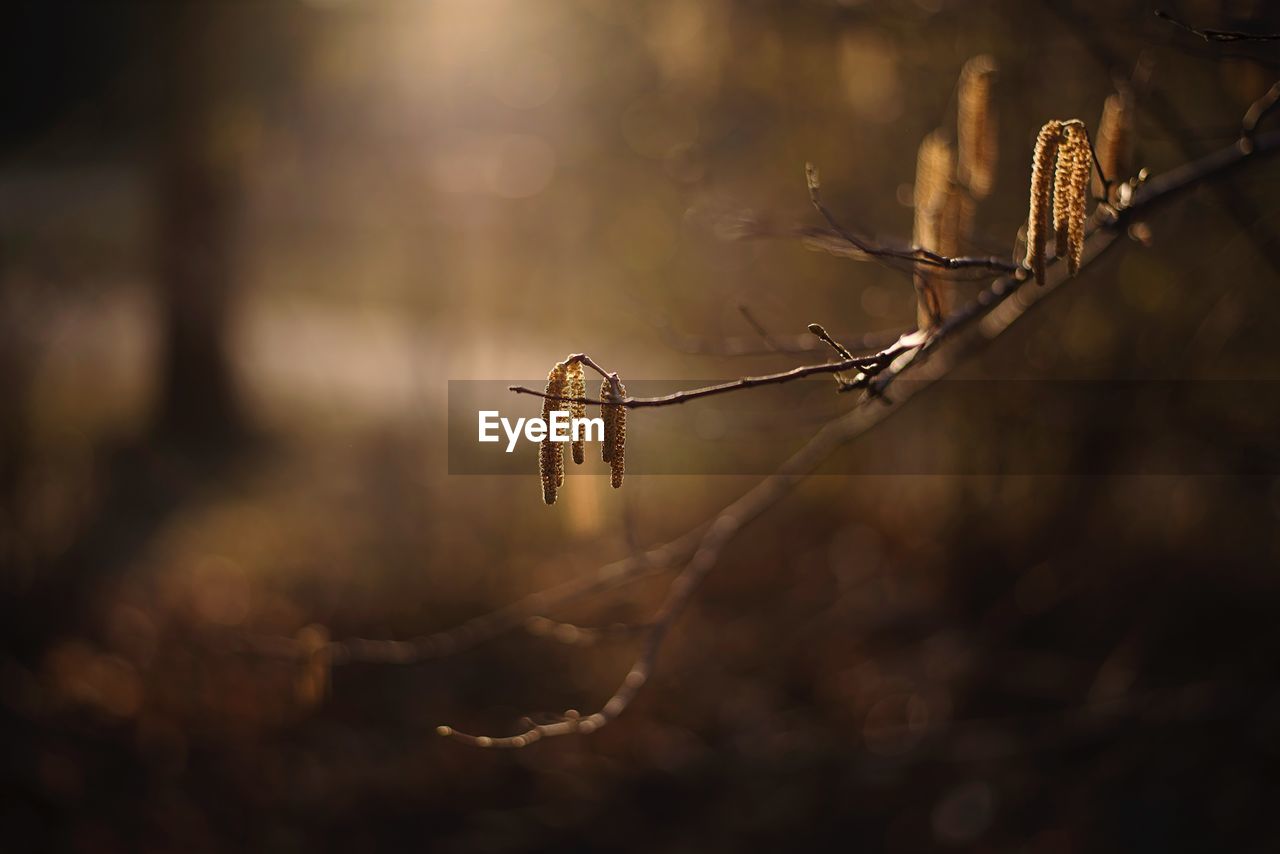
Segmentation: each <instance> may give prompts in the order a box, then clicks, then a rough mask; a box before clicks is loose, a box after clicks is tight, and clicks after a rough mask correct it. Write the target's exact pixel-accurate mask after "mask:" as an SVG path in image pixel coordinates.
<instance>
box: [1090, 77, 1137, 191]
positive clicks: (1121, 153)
mask: <svg viewBox="0 0 1280 854" xmlns="http://www.w3.org/2000/svg"><path fill="white" fill-rule="evenodd" d="M1133 112H1134V109H1133V94H1132V92H1131V91H1128V90H1126V91H1122V92H1117V93H1115V94H1112V95H1109V96H1107V100H1106V102H1105V103H1104V104H1103V105H1102V120H1101V121H1100V122H1098V165H1100V166H1101V167H1102V174H1101V175H1097V176H1095V179H1094V185H1093V186H1094V191H1095V192H1096V193H1097V194H1098V195H1099V196H1101V195H1102V193H1103V185H1102V179H1103V178H1104V177H1105V178H1106V180H1108V181H1111V182H1112V183H1113V184H1114V183H1115V182H1116V181H1119V180H1121V179H1122V178H1123V177H1124V176H1125V174H1126V173H1127V172H1128V171H1129V158H1130V151H1131V149H1132V145H1133Z"/></svg>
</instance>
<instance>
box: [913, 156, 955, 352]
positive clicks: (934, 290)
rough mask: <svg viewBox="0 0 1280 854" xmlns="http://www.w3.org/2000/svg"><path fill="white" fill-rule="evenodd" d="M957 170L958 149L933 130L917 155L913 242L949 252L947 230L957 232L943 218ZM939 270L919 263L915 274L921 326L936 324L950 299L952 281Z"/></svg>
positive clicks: (951, 232)
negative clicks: (947, 248)
mask: <svg viewBox="0 0 1280 854" xmlns="http://www.w3.org/2000/svg"><path fill="white" fill-rule="evenodd" d="M954 173H955V152H954V150H953V149H952V147H951V143H949V142H948V141H947V140H946V138H945V137H944V136H943V134H942V132H941V131H934V132H933V133H931V134H929V135H928V136H926V137H925V138H924V141H922V142H921V143H920V151H919V153H918V154H917V155H916V184H915V192H914V202H915V220H914V224H913V226H912V235H911V240H912V242H913V243H914V244H915V245H916V246H918V247H920V248H921V249H927V250H929V251H930V252H937V253H939V254H947V253H946V252H945V251H944V247H943V245H942V244H943V242H944V231H945V232H946V235H945V236H947V237H950V236H951V235H953V234H954V230H953V229H954V224H953V223H951V224H948V225H951V226H952V228H949V229H944V217H945V214H946V211H947V208H948V198H949V197H950V196H953V195H955V193H954V182H953V181H952V176H953V175H954ZM941 278H942V277H941V276H939V275H938V271H937V270H936V269H930V268H928V267H926V266H925V265H923V264H917V265H916V268H915V273H914V279H915V286H916V301H917V312H916V314H917V317H916V322H917V324H918V325H919V327H920V328H921V329H927V328H928V327H930V326H932V325H934V324H935V323H936V322H937V320H938V318H939V317H941V316H942V315H943V314H944V313H945V309H946V306H945V305H944V303H946V302H947V299H946V295H944V294H943V291H944V290H949V288H950V284H949V283H943V282H942V281H940V280H941Z"/></svg>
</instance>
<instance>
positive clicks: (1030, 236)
mask: <svg viewBox="0 0 1280 854" xmlns="http://www.w3.org/2000/svg"><path fill="white" fill-rule="evenodd" d="M1092 156H1093V155H1092V152H1091V149H1090V148H1089V135H1088V133H1087V132H1086V131H1085V127H1084V122H1082V121H1080V120H1079V119H1071V120H1069V121H1065V122H1060V121H1050V122H1047V123H1045V126H1044V127H1042V128H1040V134H1039V135H1038V136H1037V137H1036V149H1035V154H1034V155H1033V156H1032V159H1031V202H1030V210H1029V213H1028V215H1027V257H1026V261H1025V263H1026V265H1027V266H1028V267H1030V268H1031V272H1032V273H1033V274H1034V275H1035V278H1036V282H1037V283H1039V284H1042V285H1043V284H1044V270H1045V244H1046V241H1047V237H1048V229H1049V218H1050V215H1051V214H1052V217H1053V230H1054V232H1055V234H1056V236H1057V246H1056V251H1055V255H1057V256H1058V257H1060V258H1061V257H1065V258H1066V259H1067V273H1068V274H1070V275H1072V276H1074V275H1075V274H1076V271H1078V270H1079V269H1080V262H1081V260H1083V257H1084V220H1085V208H1086V206H1087V204H1088V201H1089V198H1088V191H1089V175H1090V173H1091V171H1092V168H1093V160H1092Z"/></svg>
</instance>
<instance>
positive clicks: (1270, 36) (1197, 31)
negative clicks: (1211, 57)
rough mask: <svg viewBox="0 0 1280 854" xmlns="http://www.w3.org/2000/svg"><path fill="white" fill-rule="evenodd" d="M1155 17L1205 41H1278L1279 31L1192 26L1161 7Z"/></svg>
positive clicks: (1279, 39) (1279, 38)
mask: <svg viewBox="0 0 1280 854" xmlns="http://www.w3.org/2000/svg"><path fill="white" fill-rule="evenodd" d="M1156 17H1157V18H1159V19H1160V20H1162V21H1168V22H1169V23H1171V24H1173V25H1174V26H1175V27H1178V28H1179V29H1183V30H1186V31H1187V32H1189V33H1191V34H1192V35H1195V36H1199V37H1200V38H1202V39H1204V40H1205V41H1207V42H1273V41H1280V33H1249V32H1244V31H1241V30H1214V29H1207V28H1202V27H1193V26H1191V25H1190V24H1188V23H1187V22H1186V21H1183V20H1180V19H1178V18H1175V17H1174V16H1173V15H1170V14H1169V13H1168V12H1166V11H1164V10H1163V9H1156Z"/></svg>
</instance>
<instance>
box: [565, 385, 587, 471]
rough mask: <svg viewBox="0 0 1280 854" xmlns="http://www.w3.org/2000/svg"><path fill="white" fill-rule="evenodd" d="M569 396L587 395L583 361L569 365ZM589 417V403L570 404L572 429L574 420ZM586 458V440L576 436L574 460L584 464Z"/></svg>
mask: <svg viewBox="0 0 1280 854" xmlns="http://www.w3.org/2000/svg"><path fill="white" fill-rule="evenodd" d="M568 396H569V397H576V398H583V397H586V396H587V377H586V374H584V373H583V371H582V363H581V362H574V363H573V364H572V365H570V366H569V394H568ZM586 417H587V405H586V404H585V403H583V402H582V401H581V400H575V401H573V402H572V403H570V404H569V418H570V419H571V420H570V422H569V423H570V429H572V428H573V422H574V420H576V419H579V418H586ZM585 459H586V448H585V442H584V440H582V439H578V438H575V439H574V440H573V461H574V463H576V464H577V465H582V463H583V461H584V460H585Z"/></svg>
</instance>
